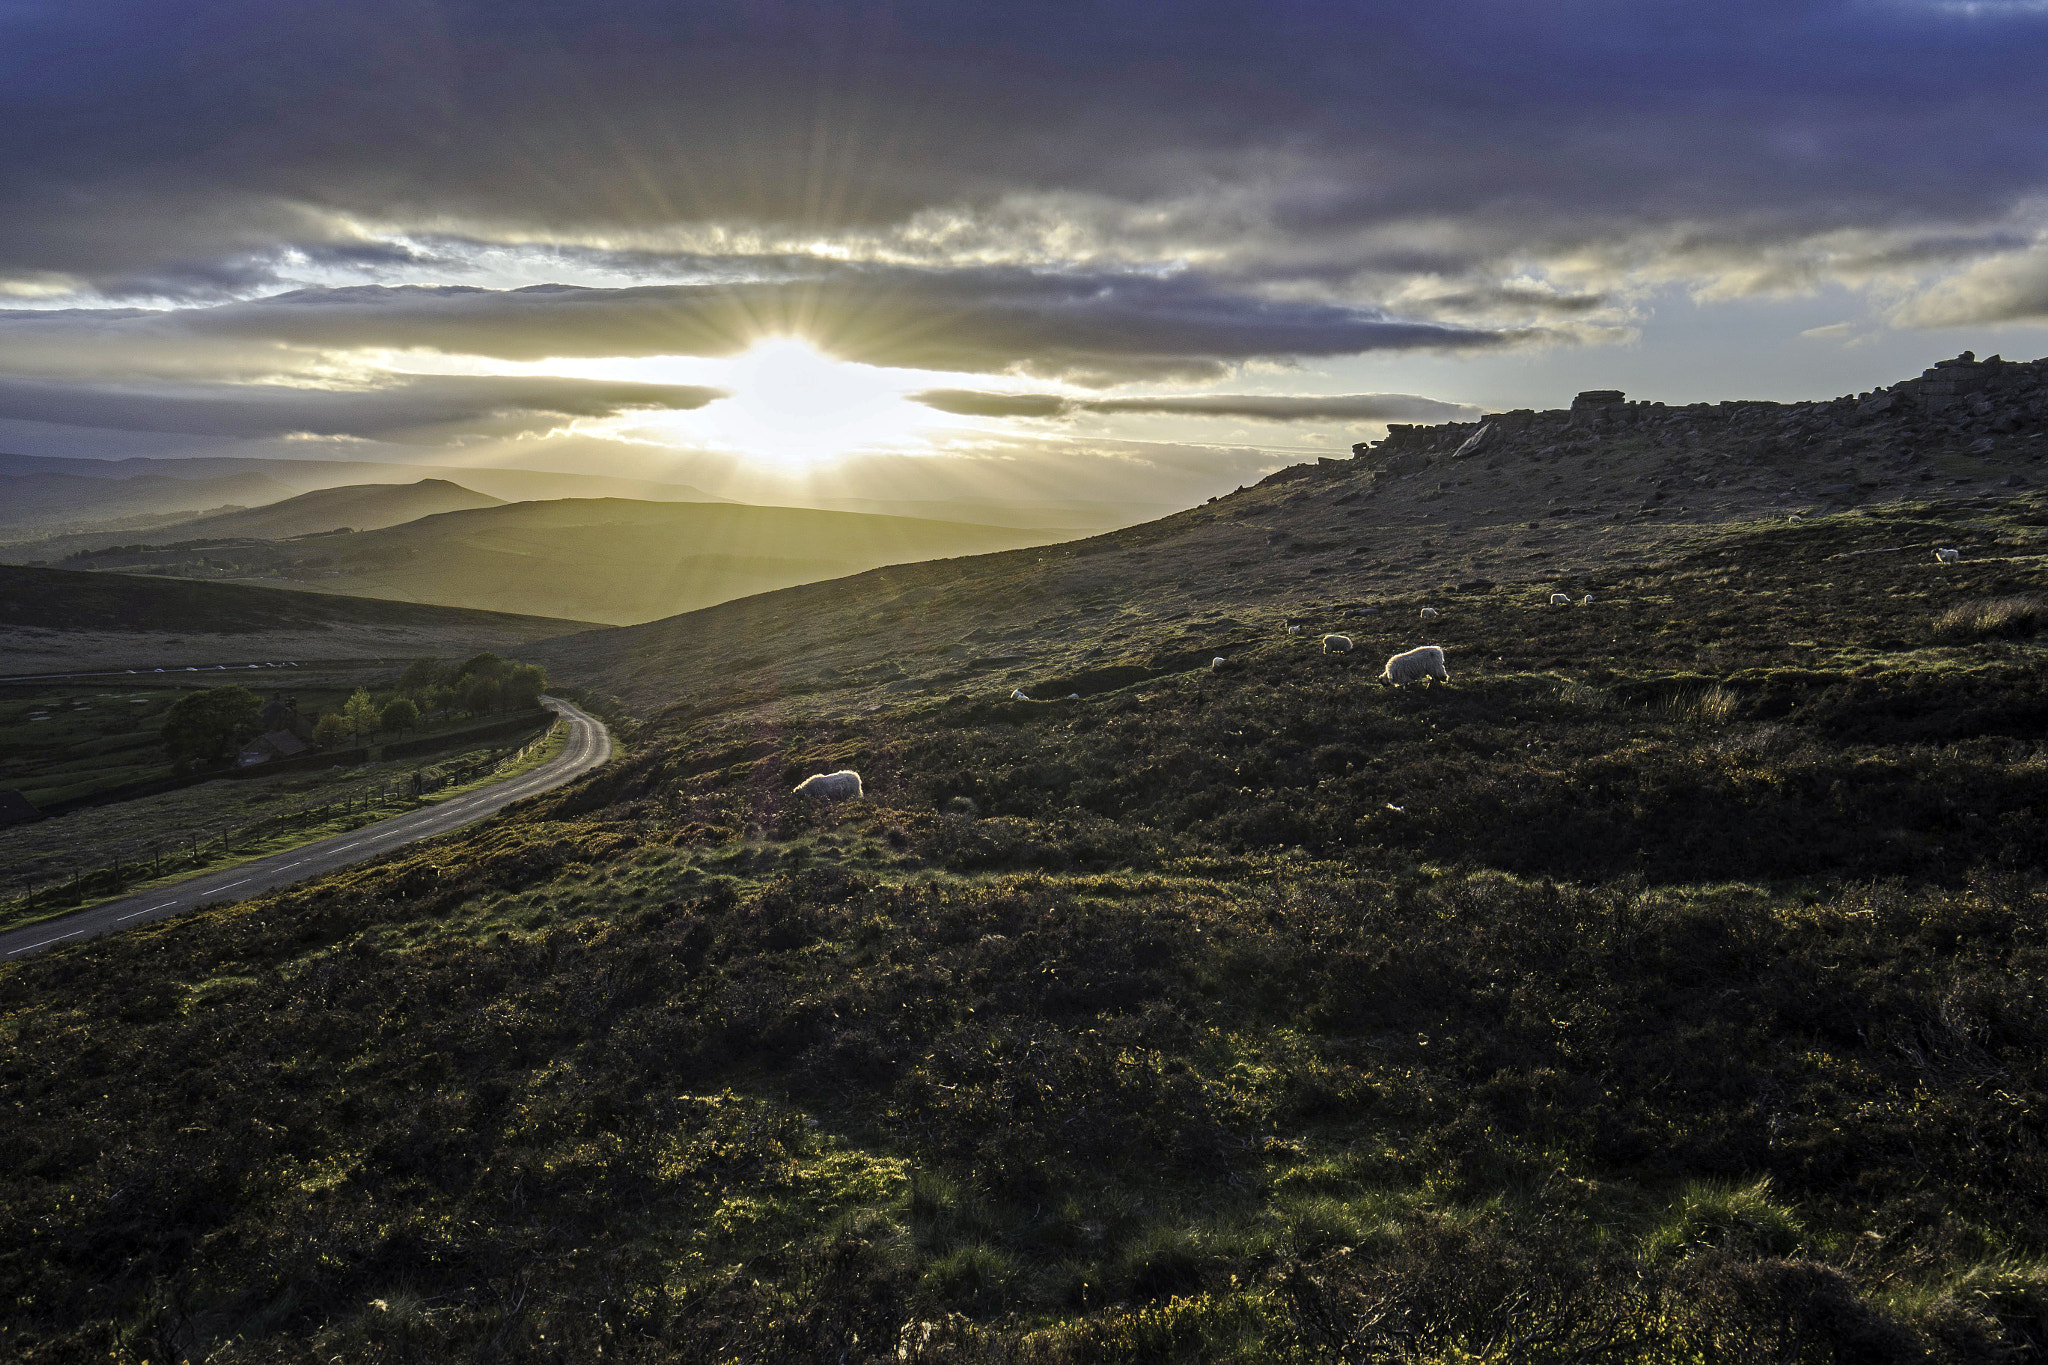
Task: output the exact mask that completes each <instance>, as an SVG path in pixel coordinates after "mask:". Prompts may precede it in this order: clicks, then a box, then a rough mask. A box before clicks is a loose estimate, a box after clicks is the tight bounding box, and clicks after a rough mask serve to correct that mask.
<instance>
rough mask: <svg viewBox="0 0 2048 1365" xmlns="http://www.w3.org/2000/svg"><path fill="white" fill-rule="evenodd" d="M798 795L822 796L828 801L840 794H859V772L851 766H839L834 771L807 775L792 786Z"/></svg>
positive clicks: (833, 799)
mask: <svg viewBox="0 0 2048 1365" xmlns="http://www.w3.org/2000/svg"><path fill="white" fill-rule="evenodd" d="M794 791H795V794H796V795H798V796H822V797H824V798H825V799H826V800H828V801H837V800H838V799H839V798H840V797H842V796H859V795H861V794H862V793H861V789H860V774H859V773H857V772H855V771H854V770H853V769H851V768H841V769H840V770H839V771H838V772H836V773H818V774H817V775H816V776H813V777H807V778H805V779H804V780H803V781H801V782H799V783H797V784H796V787H795V788H794Z"/></svg>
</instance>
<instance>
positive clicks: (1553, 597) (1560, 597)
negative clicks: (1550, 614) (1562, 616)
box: [1550, 592, 1572, 607]
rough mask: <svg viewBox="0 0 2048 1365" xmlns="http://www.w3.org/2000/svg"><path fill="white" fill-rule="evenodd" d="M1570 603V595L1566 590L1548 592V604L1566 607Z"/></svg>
mask: <svg viewBox="0 0 2048 1365" xmlns="http://www.w3.org/2000/svg"><path fill="white" fill-rule="evenodd" d="M1571 604H1572V595H1571V594H1570V593H1568V592H1554V593H1552V594H1550V605H1551V606H1553V607H1568V606H1570V605H1571Z"/></svg>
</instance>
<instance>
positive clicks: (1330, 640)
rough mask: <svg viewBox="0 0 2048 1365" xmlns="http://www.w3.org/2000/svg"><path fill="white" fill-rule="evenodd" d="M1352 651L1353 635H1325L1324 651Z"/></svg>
mask: <svg viewBox="0 0 2048 1365" xmlns="http://www.w3.org/2000/svg"><path fill="white" fill-rule="evenodd" d="M1350 652H1351V637H1350V636H1349V635H1325V636H1324V637H1323V653H1325V654H1349V653H1350Z"/></svg>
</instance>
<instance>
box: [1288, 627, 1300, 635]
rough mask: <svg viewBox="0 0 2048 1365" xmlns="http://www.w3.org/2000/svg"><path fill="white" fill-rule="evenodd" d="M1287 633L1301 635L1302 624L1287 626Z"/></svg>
mask: <svg viewBox="0 0 2048 1365" xmlns="http://www.w3.org/2000/svg"><path fill="white" fill-rule="evenodd" d="M1287 633H1288V634H1289V635H1299V634H1301V627H1300V626H1289V627H1288V628H1287Z"/></svg>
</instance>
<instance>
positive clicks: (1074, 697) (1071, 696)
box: [1067, 692, 1081, 701]
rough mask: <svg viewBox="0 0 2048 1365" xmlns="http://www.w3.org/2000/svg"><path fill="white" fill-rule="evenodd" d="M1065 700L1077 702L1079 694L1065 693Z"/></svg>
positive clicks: (1079, 698)
mask: <svg viewBox="0 0 2048 1365" xmlns="http://www.w3.org/2000/svg"><path fill="white" fill-rule="evenodd" d="M1067 700H1068V701H1079V700H1081V694H1080V693H1079V692H1069V693H1067Z"/></svg>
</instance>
